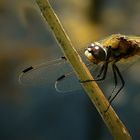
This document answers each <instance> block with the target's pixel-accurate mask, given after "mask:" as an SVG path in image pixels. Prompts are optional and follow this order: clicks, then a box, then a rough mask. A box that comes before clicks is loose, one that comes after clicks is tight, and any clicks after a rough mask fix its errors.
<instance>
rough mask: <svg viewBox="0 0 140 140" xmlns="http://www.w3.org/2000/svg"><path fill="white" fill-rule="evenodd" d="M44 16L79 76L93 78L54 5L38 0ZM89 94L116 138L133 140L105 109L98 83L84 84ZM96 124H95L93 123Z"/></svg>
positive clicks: (105, 105)
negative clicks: (57, 14) (53, 7)
mask: <svg viewBox="0 0 140 140" xmlns="http://www.w3.org/2000/svg"><path fill="white" fill-rule="evenodd" d="M36 2H37V4H38V6H39V8H40V10H41V12H42V14H43V16H44V18H45V19H46V21H47V22H48V24H49V25H50V27H51V29H52V31H53V33H54V36H55V37H56V39H57V41H58V42H59V44H60V47H61V49H62V50H63V52H64V54H65V56H66V58H67V59H68V61H69V62H70V64H71V65H72V67H73V69H74V70H75V72H76V74H77V76H78V78H79V79H80V80H87V79H93V77H92V75H91V74H90V72H89V70H88V69H87V67H86V66H85V64H84V63H83V62H82V60H81V58H80V56H79V55H78V53H77V52H76V50H75V49H74V47H73V45H72V43H71V41H70V39H69V37H68V36H67V34H66V33H65V31H64V29H63V27H62V25H61V23H60V21H59V20H58V18H57V16H56V14H55V13H54V11H53V9H52V7H51V6H50V4H49V2H48V0H36ZM82 86H83V88H84V89H85V91H86V93H87V95H88V96H89V98H90V99H91V101H92V102H93V103H94V105H95V106H96V108H97V110H98V112H99V114H100V115H101V117H102V119H103V120H104V122H105V124H106V126H107V127H108V129H109V130H110V132H111V134H112V136H113V137H114V139H115V140H131V139H132V138H131V136H130V134H129V132H128V131H127V129H126V127H125V126H124V125H123V123H122V122H121V120H120V119H119V118H118V116H117V115H116V113H115V112H114V110H113V109H112V107H110V108H109V110H108V111H107V113H105V112H104V111H105V110H106V109H107V107H108V105H109V103H108V101H107V100H106V98H105V96H104V94H103V93H102V91H101V90H100V88H99V87H98V85H97V84H96V82H89V83H84V84H82ZM93 125H94V124H93Z"/></svg>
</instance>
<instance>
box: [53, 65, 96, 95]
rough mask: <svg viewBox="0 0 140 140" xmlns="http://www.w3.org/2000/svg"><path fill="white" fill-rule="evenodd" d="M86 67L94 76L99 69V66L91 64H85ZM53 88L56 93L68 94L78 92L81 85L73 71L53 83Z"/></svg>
mask: <svg viewBox="0 0 140 140" xmlns="http://www.w3.org/2000/svg"><path fill="white" fill-rule="evenodd" d="M87 67H88V68H89V70H90V71H91V72H92V73H94V75H96V73H97V72H96V71H97V70H98V69H99V66H97V65H93V64H87ZM55 88H56V90H57V91H58V92H62V93H68V92H71V91H77V90H80V89H81V84H80V83H79V80H78V78H77V77H76V75H75V73H74V71H71V72H68V73H65V74H63V75H61V76H60V77H58V79H57V80H56V82H55Z"/></svg>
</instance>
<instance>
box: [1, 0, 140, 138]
mask: <svg viewBox="0 0 140 140" xmlns="http://www.w3.org/2000/svg"><path fill="white" fill-rule="evenodd" d="M50 2H51V4H52V5H53V7H54V9H55V11H56V13H57V14H58V16H59V18H60V20H61V21H62V23H63V25H64V27H65V29H66V32H67V33H68V34H69V36H70V38H71V40H72V42H73V44H74V45H75V46H76V47H77V48H78V49H79V48H80V47H81V48H84V47H86V46H87V44H89V43H91V42H93V41H97V40H100V39H102V38H104V37H106V36H109V35H111V34H113V33H122V34H131V35H140V28H139V23H140V1H139V0H133V1H132V0H87V1H84V0H67V1H66V0H57V1H56V0H50ZM60 56H62V52H61V50H60V49H59V46H58V44H57V42H56V41H55V39H54V37H53V35H52V33H51V31H50V29H49V27H48V25H47V24H46V23H45V21H44V19H43V18H42V17H41V14H40V11H39V8H38V7H37V5H36V4H35V1H34V0H10V1H9V0H0V140H66V139H67V140H111V139H112V137H111V135H110V133H109V132H108V129H107V128H106V126H105V124H104V123H103V121H102V120H101V118H100V116H99V115H98V113H97V111H96V109H95V108H94V106H93V105H92V103H91V102H90V100H89V98H88V97H87V95H86V94H85V92H84V91H82V90H81V91H76V92H72V93H71V94H67V95H63V94H62V95H61V94H60V93H59V94H58V93H57V92H56V91H55V89H54V87H53V85H48V86H47V85H46V88H41V87H40V86H36V87H28V86H22V85H20V84H19V83H18V76H19V74H20V72H21V71H22V70H23V69H24V68H26V67H27V66H30V65H33V64H40V63H41V62H44V61H47V60H50V59H53V58H58V57H60ZM139 69H140V65H139V62H137V63H136V64H135V65H133V67H131V68H129V70H128V72H125V75H124V78H125V80H126V86H125V88H124V89H123V91H122V92H121V94H120V95H119V96H118V97H117V98H116V100H115V101H114V103H113V106H114V108H115V110H116V112H117V113H118V115H119V117H120V118H121V120H122V121H123V123H124V124H125V125H126V127H127V128H128V129H129V131H130V133H131V135H132V137H133V139H134V140H139V138H140V119H139V116H140V94H139V93H140V88H139V86H140V76H139ZM100 86H101V87H102V89H103V91H104V92H105V95H107V93H110V91H111V89H112V87H113V83H112V82H111V81H110V82H102V83H101V84H100Z"/></svg>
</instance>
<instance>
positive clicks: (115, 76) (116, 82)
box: [108, 63, 118, 100]
mask: <svg viewBox="0 0 140 140" xmlns="http://www.w3.org/2000/svg"><path fill="white" fill-rule="evenodd" d="M112 71H113V75H114V83H115V85H114V88H113V90H112V92H111V95H110V96H109V97H108V100H110V99H111V97H112V95H113V92H114V91H115V89H116V87H117V84H118V80H117V74H116V70H115V69H114V63H113V64H112Z"/></svg>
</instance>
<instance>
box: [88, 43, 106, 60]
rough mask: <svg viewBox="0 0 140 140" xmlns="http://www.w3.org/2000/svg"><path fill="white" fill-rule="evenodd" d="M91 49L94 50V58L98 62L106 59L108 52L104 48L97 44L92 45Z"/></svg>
mask: <svg viewBox="0 0 140 140" xmlns="http://www.w3.org/2000/svg"><path fill="white" fill-rule="evenodd" d="M89 48H90V49H92V51H91V53H92V55H94V57H95V58H96V59H97V60H100V61H103V60H105V57H106V50H105V49H104V48H103V46H102V45H101V44H99V43H97V42H95V43H92V44H91V45H90V46H89Z"/></svg>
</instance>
